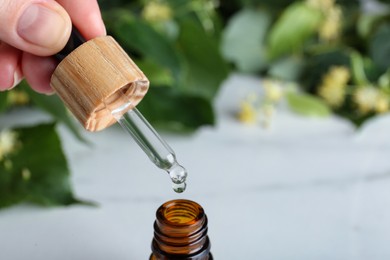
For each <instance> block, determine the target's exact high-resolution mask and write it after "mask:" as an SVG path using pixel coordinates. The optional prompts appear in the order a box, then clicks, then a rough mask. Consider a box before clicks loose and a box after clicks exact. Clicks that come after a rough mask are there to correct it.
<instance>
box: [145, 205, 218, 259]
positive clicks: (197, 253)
mask: <svg viewBox="0 0 390 260" xmlns="http://www.w3.org/2000/svg"><path fill="white" fill-rule="evenodd" d="M210 247H211V245H210V240H209V237H208V236H207V216H206V214H205V213H204V210H203V208H202V207H201V206H200V205H199V204H198V203H196V202H193V201H190V200H171V201H168V202H166V203H164V204H163V205H162V206H161V207H160V208H158V210H157V212H156V221H155V222H154V238H153V241H152V255H151V256H150V258H149V260H212V259H213V257H212V255H211V253H210Z"/></svg>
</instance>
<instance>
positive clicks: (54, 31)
mask: <svg viewBox="0 0 390 260" xmlns="http://www.w3.org/2000/svg"><path fill="white" fill-rule="evenodd" d="M0 24H1V26H0V41H3V42H6V43H8V44H9V45H12V46H14V47H16V48H18V49H20V50H23V51H25V52H29V53H32V54H35V55H39V56H49V55H53V54H55V53H57V52H59V51H60V50H61V49H62V48H63V47H64V46H65V44H66V42H67V40H68V38H69V36H70V32H71V29H72V22H71V20H70V18H69V15H68V14H67V12H66V11H65V10H64V9H63V8H62V6H61V5H59V4H58V3H57V2H56V1H54V0H1V1H0Z"/></svg>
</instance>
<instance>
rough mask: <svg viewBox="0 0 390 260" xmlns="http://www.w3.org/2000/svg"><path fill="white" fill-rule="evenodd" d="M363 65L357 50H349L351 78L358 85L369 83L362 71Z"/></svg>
mask: <svg viewBox="0 0 390 260" xmlns="http://www.w3.org/2000/svg"><path fill="white" fill-rule="evenodd" d="M364 67H365V66H364V60H363V57H362V55H361V54H360V53H359V52H357V51H353V52H351V69H352V78H353V80H354V83H355V84H356V85H358V86H364V85H367V84H368V83H369V82H368V80H367V76H366V73H365V71H364Z"/></svg>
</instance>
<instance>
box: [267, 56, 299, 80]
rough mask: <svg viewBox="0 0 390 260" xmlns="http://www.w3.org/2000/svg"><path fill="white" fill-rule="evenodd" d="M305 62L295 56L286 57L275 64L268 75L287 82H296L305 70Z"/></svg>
mask: <svg viewBox="0 0 390 260" xmlns="http://www.w3.org/2000/svg"><path fill="white" fill-rule="evenodd" d="M303 66H304V61H303V60H302V59H301V58H299V57H295V56H291V57H286V58H284V59H280V60H277V61H276V62H275V63H273V64H272V65H271V66H270V68H269V71H268V75H270V76H272V77H274V78H278V79H282V80H285V81H296V80H298V79H299V77H300V75H301V72H302V70H303Z"/></svg>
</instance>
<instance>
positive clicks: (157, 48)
mask: <svg viewBox="0 0 390 260" xmlns="http://www.w3.org/2000/svg"><path fill="white" fill-rule="evenodd" d="M112 15H114V16H115V17H116V19H113V20H112V23H113V24H111V25H110V28H111V30H112V33H113V34H114V36H115V37H116V38H117V40H118V41H119V42H120V43H121V45H122V46H123V47H124V48H125V49H126V50H127V51H136V52H138V53H139V54H141V55H143V57H145V58H147V59H149V60H151V61H153V62H155V63H157V64H160V65H161V66H163V67H165V68H166V69H167V70H169V72H170V73H171V74H172V76H173V77H174V78H175V79H176V81H179V80H180V77H181V75H182V65H181V61H180V58H179V56H178V54H177V52H176V50H175V49H174V47H173V45H172V43H171V42H170V41H169V40H168V39H167V38H166V37H164V36H163V35H161V34H160V33H158V32H157V31H156V30H155V29H154V28H153V27H152V26H150V25H149V24H148V23H146V22H144V21H142V20H140V19H137V18H136V17H134V15H133V14H132V13H131V12H130V11H125V10H120V11H115V12H114V13H112Z"/></svg>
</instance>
